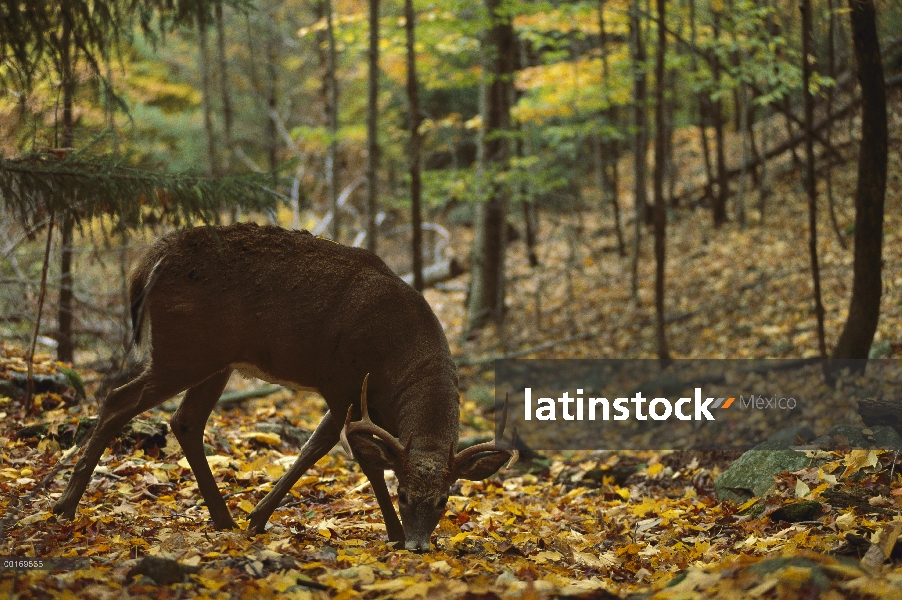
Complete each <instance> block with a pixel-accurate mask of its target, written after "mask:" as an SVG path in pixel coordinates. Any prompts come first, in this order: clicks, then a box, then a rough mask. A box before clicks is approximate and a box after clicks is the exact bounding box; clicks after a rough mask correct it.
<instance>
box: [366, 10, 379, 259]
mask: <svg viewBox="0 0 902 600" xmlns="http://www.w3.org/2000/svg"><path fill="white" fill-rule="evenodd" d="M368 84H369V86H368V89H367V105H366V249H367V250H369V251H370V252H376V245H377V242H378V240H377V235H378V233H377V231H376V213H377V212H378V206H379V201H378V190H379V188H378V186H379V180H378V179H377V176H378V168H379V127H378V119H379V0H370V49H369V73H368Z"/></svg>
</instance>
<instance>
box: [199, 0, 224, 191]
mask: <svg viewBox="0 0 902 600" xmlns="http://www.w3.org/2000/svg"><path fill="white" fill-rule="evenodd" d="M197 41H198V45H199V51H200V54H199V56H198V60H197V66H198V68H199V69H200V88H201V101H202V107H203V112H204V132H205V133H206V135H207V175H218V174H219V161H218V160H217V158H216V137H215V134H214V132H213V107H212V103H211V99H212V98H211V96H212V93H211V91H210V69H209V65H207V10H206V6H205V5H201V6H200V7H198V9H197Z"/></svg>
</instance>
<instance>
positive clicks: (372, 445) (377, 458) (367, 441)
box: [348, 433, 399, 471]
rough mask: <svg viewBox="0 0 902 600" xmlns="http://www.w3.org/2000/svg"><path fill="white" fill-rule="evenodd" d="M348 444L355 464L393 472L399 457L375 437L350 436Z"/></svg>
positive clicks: (365, 435) (363, 435)
mask: <svg viewBox="0 0 902 600" xmlns="http://www.w3.org/2000/svg"><path fill="white" fill-rule="evenodd" d="M348 443H349V444H350V445H351V450H352V451H353V453H354V458H355V459H357V462H359V463H361V464H365V465H366V466H367V467H370V468H373V469H382V470H383V471H389V470H395V469H396V468H397V466H398V462H399V460H398V459H399V457H398V456H397V455H396V454H395V451H394V449H393V448H392V447H391V446H389V445H388V444H386V443H385V442H384V441H382V440H381V439H379V438H377V437H373V436H371V435H367V434H353V433H352V434H351V435H349V436H348Z"/></svg>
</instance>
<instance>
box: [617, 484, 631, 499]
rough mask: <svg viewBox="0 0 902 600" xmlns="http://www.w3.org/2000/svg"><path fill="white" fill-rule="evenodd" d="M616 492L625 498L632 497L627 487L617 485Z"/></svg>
mask: <svg viewBox="0 0 902 600" xmlns="http://www.w3.org/2000/svg"><path fill="white" fill-rule="evenodd" d="M614 493H615V494H617V495H618V496H620V497H621V498H623V499H624V500H629V499H630V491H629V490H628V489H626V488H622V487H616V488H614Z"/></svg>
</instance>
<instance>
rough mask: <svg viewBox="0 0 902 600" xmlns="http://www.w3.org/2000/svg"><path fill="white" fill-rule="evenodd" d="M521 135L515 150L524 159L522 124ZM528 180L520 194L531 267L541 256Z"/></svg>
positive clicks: (520, 126)
mask: <svg viewBox="0 0 902 600" xmlns="http://www.w3.org/2000/svg"><path fill="white" fill-rule="evenodd" d="M518 129H519V135H518V136H517V143H516V145H515V152H516V153H517V158H519V159H522V158H523V157H525V156H526V152H525V150H524V148H523V145H524V144H523V127H522V125H518ZM526 187H527V186H526V182H523V183H522V184H521V185H520V189H519V190H518V191H519V196H520V206H521V207H522V208H523V228H524V229H525V231H526V258H527V260H528V261H529V266H530V267H538V266H539V257H538V255H537V254H536V229H537V227H536V216H535V206H534V205H533V203H532V201H531V200H530V199H529V194H528V191H527V189H526Z"/></svg>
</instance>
